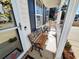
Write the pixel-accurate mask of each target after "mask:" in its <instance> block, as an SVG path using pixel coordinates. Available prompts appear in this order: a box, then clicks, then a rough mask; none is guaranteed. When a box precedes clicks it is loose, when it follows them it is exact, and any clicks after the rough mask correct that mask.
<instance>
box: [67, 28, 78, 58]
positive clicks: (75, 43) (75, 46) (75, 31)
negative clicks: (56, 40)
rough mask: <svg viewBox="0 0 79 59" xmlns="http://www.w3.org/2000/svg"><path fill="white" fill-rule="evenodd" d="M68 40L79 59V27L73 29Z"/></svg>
mask: <svg viewBox="0 0 79 59" xmlns="http://www.w3.org/2000/svg"><path fill="white" fill-rule="evenodd" d="M68 40H69V42H70V43H71V45H72V50H73V52H74V54H75V57H76V59H79V27H72V28H71V30H70V32H69V35H68Z"/></svg>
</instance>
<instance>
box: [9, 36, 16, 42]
mask: <svg viewBox="0 0 79 59" xmlns="http://www.w3.org/2000/svg"><path fill="white" fill-rule="evenodd" d="M16 40H17V38H16V37H14V38H10V39H9V40H8V42H9V43H12V42H15V41H16Z"/></svg>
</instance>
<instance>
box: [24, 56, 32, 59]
mask: <svg viewBox="0 0 79 59" xmlns="http://www.w3.org/2000/svg"><path fill="white" fill-rule="evenodd" d="M25 59H34V58H33V57H32V56H30V55H27V56H26V57H25Z"/></svg>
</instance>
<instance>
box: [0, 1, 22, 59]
mask: <svg viewBox="0 0 79 59" xmlns="http://www.w3.org/2000/svg"><path fill="white" fill-rule="evenodd" d="M12 28H14V29H12ZM17 28H18V27H17V26H16V22H15V18H14V14H13V10H12V5H11V3H10V0H2V1H0V59H3V58H5V59H12V56H13V55H14V56H15V58H17V57H18V56H19V55H20V54H21V53H22V51H23V49H22V45H21V41H20V37H19V33H18V29H17Z"/></svg>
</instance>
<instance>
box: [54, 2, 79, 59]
mask: <svg viewBox="0 0 79 59" xmlns="http://www.w3.org/2000/svg"><path fill="white" fill-rule="evenodd" d="M78 3H79V0H70V3H69V7H68V11H67V14H66V17H65V22H64V26H63V30H62V33H61V37H60V41H59V44H58V49H57V52H56V56H55V59H61V56H62V52H63V49H64V46H65V43H66V41H67V36H68V33H69V31H70V28H71V26H72V23H73V21H74V17H75V13H76V9H77V6H78Z"/></svg>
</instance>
